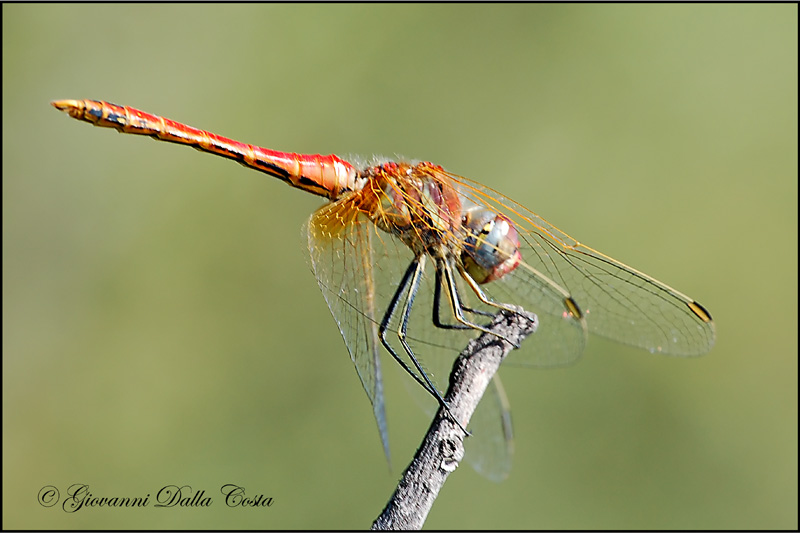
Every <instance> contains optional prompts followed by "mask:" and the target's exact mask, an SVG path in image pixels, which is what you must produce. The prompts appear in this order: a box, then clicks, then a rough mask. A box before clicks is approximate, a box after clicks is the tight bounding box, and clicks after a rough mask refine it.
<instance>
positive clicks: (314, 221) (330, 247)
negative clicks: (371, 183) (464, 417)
mask: <svg viewBox="0 0 800 533" xmlns="http://www.w3.org/2000/svg"><path fill="white" fill-rule="evenodd" d="M354 207H355V206H354V205H352V204H348V203H346V200H345V201H342V202H337V203H333V204H328V205H326V206H324V207H322V208H320V209H319V210H317V211H316V212H315V213H314V214H313V215H311V218H310V219H309V221H308V223H307V227H306V233H307V236H308V249H309V253H310V261H311V268H312V269H313V271H314V275H315V277H316V278H317V281H318V283H319V286H320V289H322V294H323V296H324V297H325V301H326V302H327V304H328V307H329V309H330V311H331V314H332V315H333V318H334V320H335V321H336V325H337V326H338V328H339V331H340V332H341V334H342V337H343V338H344V341H345V345H346V346H347V350H348V351H349V352H350V359H351V360H352V361H353V363H354V364H355V367H356V371H357V372H358V377H359V379H360V380H361V384H362V386H363V387H364V390H365V391H366V393H367V396H368V397H369V400H370V402H371V403H372V410H373V414H374V415H375V420H376V421H377V423H378V431H379V433H380V437H381V443H382V444H383V450H384V453H385V454H386V458H387V460H390V453H389V435H388V430H387V426H386V409H385V404H384V395H383V380H382V377H381V366H380V358H379V351H380V349H381V348H380V341H379V339H378V324H379V321H380V316H379V314H380V313H382V311H381V310H380V309H379V307H378V302H377V301H376V294H377V293H376V289H375V279H374V269H373V264H374V263H373V255H372V247H371V244H370V241H371V238H372V232H373V231H374V227H373V226H372V224H370V223H369V221H368V220H367V219H366V218H365V217H364V216H363V215H361V214H360V213H359V212H358V210H357V209H355V208H354ZM390 462H391V461H390Z"/></svg>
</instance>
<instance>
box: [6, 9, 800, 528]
mask: <svg viewBox="0 0 800 533" xmlns="http://www.w3.org/2000/svg"><path fill="white" fill-rule="evenodd" d="M59 98H96V99H104V100H109V101H112V102H116V103H119V104H125V105H131V106H135V107H138V108H140V109H144V110H147V111H150V112H153V113H158V114H161V115H165V116H167V117H169V118H173V119H176V120H180V121H183V122H187V123H189V124H192V125H194V126H197V127H202V128H204V129H208V130H212V131H214V132H216V133H219V134H222V135H227V136H231V137H234V138H236V139H238V140H242V141H246V142H251V143H256V144H261V145H263V146H267V147H271V148H275V149H279V150H287V151H295V152H311V153H324V154H327V153H336V154H339V155H342V156H347V155H349V154H363V155H366V156H369V155H372V154H384V155H388V156H392V155H395V154H402V155H405V156H408V157H413V158H420V159H427V160H430V161H434V162H436V163H439V164H441V165H444V166H445V167H446V168H448V169H449V170H451V171H453V172H456V173H458V174H462V175H465V176H467V177H470V178H472V179H475V180H478V181H481V182H483V183H485V184H486V185H489V186H490V187H492V188H494V189H496V190H499V191H502V192H504V193H505V194H507V195H509V196H511V197H512V198H515V199H517V200H518V201H520V202H521V203H523V204H525V205H527V206H528V207H530V208H531V209H533V210H535V211H537V212H538V213H539V214H541V215H542V216H544V217H546V218H547V219H548V220H550V221H551V222H553V223H554V224H556V225H557V226H559V227H561V228H562V229H564V230H565V231H567V232H568V233H570V234H572V235H573V236H575V237H576V238H578V239H579V240H581V241H582V242H586V243H587V244H589V245H591V246H593V247H595V248H597V249H599V250H601V251H603V252H605V253H608V254H610V255H612V256H613V257H615V258H617V259H619V260H621V261H623V262H625V263H628V264H631V265H633V266H635V267H636V268H639V269H641V270H643V271H645V272H647V273H649V274H651V275H653V276H655V277H656V278H658V279H661V280H662V281H664V282H666V283H668V284H670V285H672V286H674V287H676V288H678V289H679V290H681V291H682V292H685V293H687V294H690V295H692V296H693V297H694V298H696V299H697V300H698V301H700V302H702V304H703V305H705V306H706V307H707V308H708V309H709V310H710V311H711V313H712V314H713V316H714V318H715V320H716V323H717V330H718V340H717V345H716V346H715V348H714V350H713V351H712V352H711V353H710V354H708V355H707V356H705V357H702V358H699V359H691V360H685V359H676V358H669V357H662V356H652V355H649V354H647V353H644V352H641V351H638V350H635V349H633V348H628V347H624V346H620V345H617V344H614V343H610V342H606V341H604V340H603V339H599V338H591V339H590V343H589V346H588V347H587V350H586V353H585V355H584V358H583V360H582V361H581V362H580V363H579V364H577V365H574V366H572V367H570V368H566V369H558V370H547V371H536V370H524V369H506V370H504V372H503V377H504V380H505V384H506V388H507V390H508V392H509V395H510V399H511V403H512V407H513V413H514V416H515V427H516V432H517V441H516V445H517V453H516V456H515V465H514V469H513V471H512V473H511V477H510V478H509V479H508V480H507V481H506V482H504V483H502V484H494V483H491V482H489V481H487V480H485V479H484V478H482V477H480V476H478V475H477V474H476V473H475V472H473V471H472V470H471V469H470V468H469V467H467V466H464V467H463V468H460V469H459V470H458V471H457V472H456V473H455V474H454V475H452V476H451V478H450V480H449V481H448V483H447V484H446V486H445V488H444V490H443V492H442V493H441V495H440V497H439V499H438V501H437V502H436V505H435V506H434V508H433V511H432V513H431V514H430V516H429V519H428V522H427V524H426V527H428V528H486V529H497V528H500V529H508V528H534V529H556V528H570V529H582V528H611V529H626V528H634V529H638V528H657V529H672V528H690V529H707V528H711V529H737V528H745V529H762V528H764V529H793V528H796V527H797V525H798V524H797V497H798V494H797V468H798V464H797V454H798V448H797V348H798V347H797V319H798V317H797V303H798V302H797V273H798V271H797V223H798V221H797V148H796V147H797V6H795V5H765V6H760V5H722V6H717V5H656V6H649V5H635V6H625V5H514V6H512V5H502V6H489V5H480V6H467V5H455V6H444V5H438V6H425V5H363V6H362V5H358V6H356V5H349V6H345V5H331V6H322V5H309V6H303V5H284V6H267V5H263V6H244V5H239V6H196V5H194V6H158V5H138V6H133V5H127V6H89V5H83V6H78V5H64V6H52V5H51V6H37V5H3V193H4V194H3V291H4V292H3V330H4V335H3V467H4V469H3V504H4V506H3V509H4V511H3V527H4V528H12V529H19V528H33V529H63V528H79V529H89V528H126V529H130V528H132V529H138V528H189V529H192V528H204V529H207V528H290V529H292V528H311V529H318V528H322V529H327V528H366V527H368V526H369V525H370V524H371V522H372V520H373V519H374V518H375V517H376V516H377V514H378V513H379V512H380V510H381V509H382V508H383V505H384V504H385V502H386V500H387V499H388V497H389V496H390V494H391V493H392V490H393V488H394V485H395V482H396V479H397V477H398V476H399V475H400V473H401V472H402V469H403V468H404V466H405V464H406V463H407V462H408V460H409V459H410V458H411V456H412V454H413V451H414V450H415V448H416V445H417V444H418V443H419V441H420V439H421V436H422V434H423V433H424V431H425V429H426V428H427V423H428V421H427V420H426V419H425V417H424V416H423V415H422V414H421V413H420V411H418V410H417V409H416V407H415V406H414V405H412V404H411V403H410V402H409V401H408V400H407V395H406V393H405V392H404V391H403V386H402V384H401V380H402V379H405V378H404V377H402V376H400V374H399V372H394V371H393V372H389V373H388V374H389V375H388V384H387V388H388V389H389V390H388V393H387V394H388V399H387V401H388V409H389V411H388V416H389V430H390V436H391V440H392V450H393V457H394V462H395V464H394V469H393V470H392V471H391V472H390V471H389V470H388V468H387V465H386V462H385V459H384V457H383V453H382V450H381V446H380V442H379V439H378V434H377V430H376V427H375V423H374V421H373V419H372V415H371V410H370V407H369V404H368V401H367V399H366V396H365V395H364V392H363V390H362V389H361V387H360V385H359V382H358V379H357V376H356V373H355V372H354V370H353V367H352V364H351V363H350V362H349V360H348V356H347V352H346V350H345V347H344V344H343V342H342V340H341V338H340V336H339V333H338V331H337V330H336V327H335V325H334V322H333V320H331V318H330V316H329V314H328V310H327V307H326V305H325V303H324V301H323V299H322V297H321V295H320V293H319V290H318V288H317V286H316V283H315V282H314V280H313V278H312V275H311V273H310V271H309V268H308V267H307V263H306V259H305V258H304V241H303V238H302V237H301V226H302V224H303V222H304V221H305V219H306V218H307V217H308V215H309V214H310V213H311V212H312V211H313V210H314V209H315V208H316V207H318V206H319V205H321V201H320V199H318V198H315V197H312V196H310V195H308V194H305V193H303V192H301V191H295V190H292V189H290V188H289V187H287V186H286V185H284V184H282V183H280V182H278V181H277V180H274V179H272V178H268V177H264V176H262V175H260V174H258V173H256V172H252V171H248V170H246V169H244V168H242V167H240V166H238V165H236V164H234V163H232V162H230V161H226V160H223V159H221V158H215V157H211V156H208V155H203V154H199V153H197V152H195V151H193V150H189V149H186V148H184V147H178V146H170V145H168V144H164V143H155V142H152V141H151V140H149V139H143V138H135V137H131V136H120V135H117V134H116V133H115V132H113V131H111V130H102V129H98V128H93V127H90V126H89V125H87V124H81V123H78V122H76V121H74V120H71V119H69V118H68V117H66V116H64V115H62V114H59V113H58V112H57V111H55V110H54V109H53V108H51V107H50V106H49V101H50V100H53V99H59ZM389 364H390V363H389V362H388V361H386V363H385V366H387V365H389ZM74 483H86V484H89V485H90V490H91V492H92V493H93V494H95V495H97V496H108V497H110V496H131V497H134V496H144V495H146V494H150V495H151V499H154V498H155V492H156V491H157V490H158V489H159V488H160V487H162V486H164V485H169V484H177V485H191V486H192V488H193V489H195V490H205V491H206V495H208V496H211V497H212V498H214V499H215V503H214V504H213V505H212V506H211V507H209V508H204V509H191V508H190V509H184V508H170V509H157V508H154V507H153V506H152V505H151V506H149V507H147V508H144V509H116V508H112V509H108V508H92V509H83V510H80V511H78V512H76V513H73V514H68V513H65V512H64V511H62V510H61V508H60V502H59V504H58V505H56V506H55V507H53V508H45V507H42V506H40V505H39V503H37V494H38V492H39V490H40V489H41V488H42V487H44V486H46V485H53V486H56V487H57V488H58V489H59V490H60V491H61V494H62V495H63V494H64V492H65V491H66V489H67V487H69V486H70V485H72V484H74ZM226 483H236V484H239V485H242V486H244V487H245V488H246V490H247V493H248V495H256V494H265V495H267V496H271V497H273V498H274V500H275V502H274V504H273V506H272V507H271V508H269V509H239V508H237V509H231V508H228V507H225V506H224V505H223V504H222V502H221V501H220V495H219V487H221V486H222V485H224V484H226Z"/></svg>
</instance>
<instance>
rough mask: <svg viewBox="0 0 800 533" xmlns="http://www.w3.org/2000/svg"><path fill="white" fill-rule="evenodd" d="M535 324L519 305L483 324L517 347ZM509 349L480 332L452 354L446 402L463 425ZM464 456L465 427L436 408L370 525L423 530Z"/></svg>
mask: <svg viewBox="0 0 800 533" xmlns="http://www.w3.org/2000/svg"><path fill="white" fill-rule="evenodd" d="M537 323H538V320H537V318H536V315H533V314H530V313H527V312H525V311H523V310H520V311H519V312H517V313H512V312H509V311H501V312H499V313H498V314H497V315H495V317H494V320H493V321H492V323H491V324H490V326H489V327H488V328H487V329H489V330H490V331H492V332H493V333H496V334H497V335H500V336H502V337H503V338H505V339H507V340H508V341H511V342H512V343H514V344H516V345H517V346H519V344H520V343H521V342H522V340H523V339H524V338H525V337H527V336H528V335H530V334H531V333H533V332H534V331H535V330H536V326H537ZM513 349H514V345H512V344H510V343H509V342H506V341H505V340H503V339H501V338H499V337H497V336H496V335H492V334H488V333H484V334H483V335H481V336H480V337H478V338H477V339H473V340H471V341H470V342H469V344H467V347H466V348H464V351H463V352H461V355H459V356H458V358H457V359H456V362H455V364H454V365H453V371H452V373H451V374H450V386H449V388H448V390H447V394H446V395H445V401H446V402H447V404H448V405H449V406H450V412H451V413H452V414H453V416H454V417H455V418H456V419H457V420H459V421H460V423H461V425H462V426H463V427H467V424H468V423H469V420H470V418H471V417H472V413H474V412H475V408H476V407H477V406H478V402H480V400H481V397H482V396H483V393H484V392H485V391H486V387H487V386H488V385H489V382H490V381H491V379H492V377H493V376H494V374H495V372H497V370H498V368H500V363H502V362H503V359H504V358H505V357H506V356H507V355H508V353H509V352H510V351H511V350H513ZM463 457H464V432H463V431H462V430H461V429H460V428H459V426H458V424H456V423H455V422H454V421H453V420H452V419H451V418H450V417H449V416H448V415H447V414H446V413H445V412H444V410H443V409H441V408H440V409H439V412H438V413H437V414H436V417H435V418H434V419H433V422H432V423H431V427H430V428H429V429H428V433H427V435H426V436H425V440H423V442H422V445H421V446H420V447H419V449H418V450H417V453H416V455H415V456H414V459H413V460H412V461H411V464H410V465H409V466H408V468H407V469H406V471H405V472H404V473H403V477H402V479H401V480H400V483H399V484H398V485H397V488H396V489H395V491H394V494H393V495H392V497H391V499H390V500H389V502H388V503H387V504H386V507H385V508H384V509H383V512H382V513H381V515H380V516H379V517H378V518H377V519H376V520H375V522H373V524H372V529H373V530H387V529H422V525H423V524H424V523H425V519H426V518H427V516H428V513H429V512H430V510H431V507H433V502H434V501H435V500H436V497H437V496H438V494H439V491H440V490H441V488H442V486H443V485H444V482H445V480H446V479H447V476H449V475H450V473H451V472H452V471H453V470H455V469H456V467H458V465H459V463H460V462H461V459H462V458H463Z"/></svg>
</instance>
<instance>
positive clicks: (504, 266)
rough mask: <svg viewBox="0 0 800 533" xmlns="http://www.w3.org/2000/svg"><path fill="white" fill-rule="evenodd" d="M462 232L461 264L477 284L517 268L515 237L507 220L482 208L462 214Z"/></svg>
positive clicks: (517, 256)
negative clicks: (464, 234) (463, 232)
mask: <svg viewBox="0 0 800 533" xmlns="http://www.w3.org/2000/svg"><path fill="white" fill-rule="evenodd" d="M461 223H462V227H463V228H464V230H465V233H466V237H465V238H464V243H463V244H464V246H463V247H462V252H461V262H462V264H463V265H464V269H465V270H466V271H467V273H468V274H469V275H470V276H471V277H472V279H474V280H475V281H477V282H478V283H488V282H490V281H494V280H496V279H499V278H501V277H503V276H505V275H506V274H508V273H509V272H511V271H512V270H514V269H515V268H517V265H519V263H520V260H521V259H522V256H521V254H520V252H519V235H518V234H517V228H516V227H515V226H514V223H513V222H511V220H509V219H508V217H506V216H504V215H501V214H499V213H495V212H494V211H492V210H490V209H487V208H485V207H474V208H472V209H469V210H467V211H465V212H464V216H463V218H462V221H461Z"/></svg>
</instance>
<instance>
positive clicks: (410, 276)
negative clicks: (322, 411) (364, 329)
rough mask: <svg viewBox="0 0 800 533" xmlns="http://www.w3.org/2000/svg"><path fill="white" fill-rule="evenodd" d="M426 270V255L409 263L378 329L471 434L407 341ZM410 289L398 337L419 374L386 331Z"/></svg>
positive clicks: (418, 379)
mask: <svg viewBox="0 0 800 533" xmlns="http://www.w3.org/2000/svg"><path fill="white" fill-rule="evenodd" d="M424 271H425V256H424V255H422V256H419V257H417V258H415V259H414V260H413V261H412V262H411V264H409V265H408V268H407V269H406V272H405V274H404V275H403V279H402V280H401V281H400V284H399V285H398V287H397V290H396V291H395V293H394V296H392V300H391V302H390V303H389V307H388V309H387V310H386V314H385V315H384V317H383V320H382V321H381V325H380V328H379V329H378V333H379V336H380V339H381V343H382V344H383V346H384V348H386V350H387V351H388V352H389V353H390V354H391V355H392V357H393V358H394V359H395V361H397V362H398V363H400V366H402V367H403V369H404V370H405V371H406V372H408V373H409V374H411V376H412V377H413V378H414V379H415V380H416V381H417V383H419V384H420V385H421V386H422V388H423V389H425V390H426V391H428V393H430V394H431V395H432V396H433V397H434V398H436V401H437V402H439V405H440V406H442V407H443V408H444V409H445V411H447V414H448V415H449V416H450V418H451V419H452V420H453V421H454V422H455V423H456V424H458V426H459V427H460V428H461V430H462V431H463V432H464V434H465V435H469V434H470V433H469V432H468V431H467V430H466V428H465V427H464V426H463V425H462V424H461V422H459V421H458V420H457V419H456V417H455V416H454V415H453V413H452V412H451V411H450V406H449V405H447V402H445V401H444V398H442V395H441V393H439V390H438V389H437V388H436V386H435V385H434V384H433V382H432V381H431V379H430V378H429V377H428V374H427V373H426V372H425V370H424V369H423V368H422V365H421V364H420V362H419V361H418V360H417V358H416V356H415V355H414V351H413V350H412V349H411V346H409V345H408V343H407V342H406V331H407V329H408V320H409V317H410V316H411V308H412V307H413V305H414V299H415V297H416V295H417V290H418V289H419V284H420V281H421V279H422V273H423V272H424ZM406 290H408V296H407V297H406V301H405V303H404V304H403V314H402V318H401V320H400V327H399V328H398V331H397V337H398V338H399V339H400V343H401V344H402V345H403V349H404V350H405V352H406V354H408V357H409V358H410V359H411V362H412V363H414V367H416V369H417V371H418V372H419V375H417V373H415V372H414V371H413V370H411V368H410V367H409V366H408V365H407V364H406V362H405V361H403V359H402V358H400V356H399V355H397V352H395V350H394V348H392V345H391V344H389V342H388V341H387V340H386V332H387V331H388V329H389V324H390V323H391V320H392V317H393V316H394V314H395V312H396V311H397V304H398V303H399V302H400V296H401V295H402V294H403V293H404V292H406ZM420 376H422V377H420Z"/></svg>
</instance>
